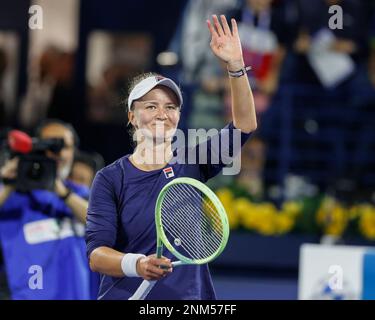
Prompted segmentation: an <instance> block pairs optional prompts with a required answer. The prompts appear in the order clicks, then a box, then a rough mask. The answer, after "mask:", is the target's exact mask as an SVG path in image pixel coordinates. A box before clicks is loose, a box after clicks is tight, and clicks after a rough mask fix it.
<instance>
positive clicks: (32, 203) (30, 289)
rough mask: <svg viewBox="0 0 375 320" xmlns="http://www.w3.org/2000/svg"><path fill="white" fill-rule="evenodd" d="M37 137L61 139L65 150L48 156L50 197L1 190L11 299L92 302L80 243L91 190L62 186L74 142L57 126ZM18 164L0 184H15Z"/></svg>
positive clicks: (1, 233) (52, 123) (0, 226)
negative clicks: (51, 168)
mask: <svg viewBox="0 0 375 320" xmlns="http://www.w3.org/2000/svg"><path fill="white" fill-rule="evenodd" d="M37 135H38V137H39V138H40V139H51V138H60V139H63V140H64V147H63V148H62V149H61V151H60V152H58V153H53V152H51V151H46V156H47V157H48V158H50V159H53V160H55V161H56V164H57V172H56V180H55V183H54V192H50V191H47V190H31V191H27V192H20V191H17V190H16V189H15V187H14V186H13V185H9V184H6V185H4V187H3V189H2V190H0V241H1V244H2V247H3V254H4V260H5V266H6V271H7V277H8V284H9V287H10V291H11V293H12V298H13V299H91V298H95V297H93V294H95V292H94V293H93V292H90V290H94V291H96V289H95V288H94V287H93V288H90V286H92V285H93V284H92V283H91V282H92V280H93V279H94V278H95V277H94V276H93V274H91V272H90V270H89V268H88V262H87V258H86V255H85V243H84V238H83V234H84V223H85V220H86V211H87V205H88V202H87V199H88V195H89V189H88V188H87V187H84V186H79V185H76V184H74V183H72V182H70V181H68V180H66V179H67V177H68V175H69V173H70V170H71V166H72V163H73V158H74V150H75V147H76V146H77V144H78V136H77V134H76V133H75V130H74V129H73V127H72V126H71V125H70V124H68V123H65V122H62V121H59V120H48V121H46V122H45V123H44V124H42V125H41V126H40V127H39V128H38V130H37ZM18 163H19V159H18V158H13V159H11V160H9V161H7V162H6V163H5V165H4V166H3V167H2V168H1V171H0V173H1V176H2V178H7V179H15V178H16V177H17V168H18ZM35 266H36V267H35ZM38 271H40V272H39V274H37V273H38ZM36 289H42V290H36Z"/></svg>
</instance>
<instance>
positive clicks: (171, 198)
mask: <svg viewBox="0 0 375 320" xmlns="http://www.w3.org/2000/svg"><path fill="white" fill-rule="evenodd" d="M161 219H162V226H163V229H164V231H166V232H167V233H168V234H169V235H170V237H172V240H174V241H177V240H178V244H176V243H175V246H174V247H175V249H176V250H178V249H179V248H176V247H181V248H183V249H184V250H185V251H186V253H187V254H188V255H190V256H191V257H192V258H193V259H203V258H207V257H209V256H211V255H213V254H214V253H215V252H216V251H217V250H218V248H219V247H220V245H221V243H222V239H223V236H224V235H223V223H222V222H221V219H220V215H219V213H218V210H216V208H215V205H214V204H213V203H212V202H211V201H210V200H209V198H207V197H203V196H202V193H201V192H200V191H197V190H196V189H195V187H193V186H191V185H183V184H178V185H174V186H172V187H171V188H170V189H169V190H168V191H167V192H166V194H165V196H164V199H163V203H162V208H161ZM174 241H171V244H172V245H173V243H174Z"/></svg>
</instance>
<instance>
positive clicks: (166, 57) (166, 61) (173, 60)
mask: <svg viewBox="0 0 375 320" xmlns="http://www.w3.org/2000/svg"><path fill="white" fill-rule="evenodd" d="M156 61H157V63H158V64H159V65H161V66H166V67H168V66H174V65H176V64H177V62H178V56H177V54H176V53H175V52H172V51H164V52H160V53H159V54H158V56H157V58H156Z"/></svg>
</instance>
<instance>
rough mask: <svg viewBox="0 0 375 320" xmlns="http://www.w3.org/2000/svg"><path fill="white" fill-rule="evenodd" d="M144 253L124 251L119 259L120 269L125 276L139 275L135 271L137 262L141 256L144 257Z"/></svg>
mask: <svg viewBox="0 0 375 320" xmlns="http://www.w3.org/2000/svg"><path fill="white" fill-rule="evenodd" d="M145 257H146V256H145V255H144V254H138V253H126V254H125V255H124V257H123V258H122V260H121V270H122V272H123V273H124V275H125V276H127V277H140V275H139V273H138V272H137V264H138V261H139V260H140V259H141V258H145Z"/></svg>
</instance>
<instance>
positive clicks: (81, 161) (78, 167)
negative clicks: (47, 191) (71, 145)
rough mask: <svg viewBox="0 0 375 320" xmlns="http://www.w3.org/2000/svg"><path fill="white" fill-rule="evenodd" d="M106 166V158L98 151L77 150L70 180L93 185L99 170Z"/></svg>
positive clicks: (89, 185)
mask: <svg viewBox="0 0 375 320" xmlns="http://www.w3.org/2000/svg"><path fill="white" fill-rule="evenodd" d="M103 167H104V159H103V157H102V156H101V155H100V154H98V153H88V152H84V151H78V152H76V155H75V157H74V161H73V166H72V170H71V172H70V175H69V180H70V181H73V182H74V183H76V184H80V185H84V186H87V187H89V188H90V187H91V184H92V181H93V180H94V177H95V174H96V172H97V171H99V170H100V169H102V168H103Z"/></svg>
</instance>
